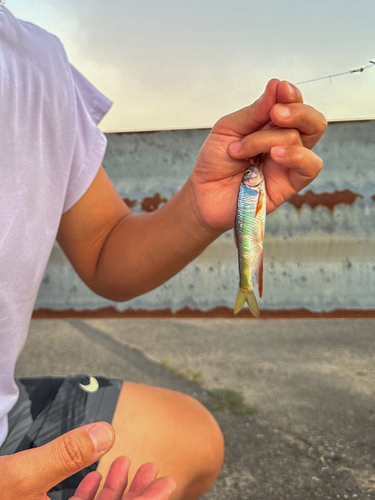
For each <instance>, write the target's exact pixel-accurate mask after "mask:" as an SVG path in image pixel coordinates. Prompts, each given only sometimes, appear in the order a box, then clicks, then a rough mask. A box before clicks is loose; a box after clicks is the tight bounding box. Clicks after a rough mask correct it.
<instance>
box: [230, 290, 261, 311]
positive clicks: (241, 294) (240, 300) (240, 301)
mask: <svg viewBox="0 0 375 500" xmlns="http://www.w3.org/2000/svg"><path fill="white" fill-rule="evenodd" d="M245 302H247V305H248V306H249V309H250V311H251V312H252V314H253V315H254V316H255V317H256V318H259V316H260V311H259V307H258V304H257V299H256V298H255V295H254V292H253V291H252V290H250V291H249V292H246V291H244V290H241V288H239V289H238V293H237V298H236V303H235V304H234V314H237V313H238V312H239V311H240V309H241V308H242V306H243V305H244V304H245Z"/></svg>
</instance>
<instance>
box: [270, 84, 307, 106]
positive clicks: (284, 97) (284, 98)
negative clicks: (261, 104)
mask: <svg viewBox="0 0 375 500" xmlns="http://www.w3.org/2000/svg"><path fill="white" fill-rule="evenodd" d="M276 102H280V103H282V104H289V103H291V102H299V103H302V102H303V98H302V94H301V92H300V90H299V89H298V88H297V87H296V86H295V85H293V84H292V83H289V82H287V81H285V80H283V81H282V82H279V84H278V86H277V88H276Z"/></svg>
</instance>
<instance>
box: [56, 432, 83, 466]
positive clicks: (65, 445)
mask: <svg viewBox="0 0 375 500" xmlns="http://www.w3.org/2000/svg"><path fill="white" fill-rule="evenodd" d="M60 459H61V460H60V462H61V465H62V467H64V469H65V470H66V471H67V472H71V471H76V470H77V469H78V470H79V469H80V468H81V467H83V466H84V465H85V448H84V444H83V443H82V442H81V441H80V440H77V439H72V437H71V436H69V435H66V436H64V439H63V441H62V445H61V452H60Z"/></svg>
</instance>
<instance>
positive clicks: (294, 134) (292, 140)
mask: <svg viewBox="0 0 375 500" xmlns="http://www.w3.org/2000/svg"><path fill="white" fill-rule="evenodd" d="M287 134H288V141H289V144H290V145H300V144H301V143H302V141H301V136H300V133H299V131H298V130H297V129H295V128H290V129H288V130H287Z"/></svg>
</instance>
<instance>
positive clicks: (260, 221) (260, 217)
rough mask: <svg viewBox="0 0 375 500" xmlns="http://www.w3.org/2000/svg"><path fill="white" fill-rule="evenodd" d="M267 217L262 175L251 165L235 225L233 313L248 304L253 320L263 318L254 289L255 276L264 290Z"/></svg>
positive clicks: (241, 191) (244, 181)
mask: <svg viewBox="0 0 375 500" xmlns="http://www.w3.org/2000/svg"><path fill="white" fill-rule="evenodd" d="M265 213H266V193H265V185H264V177H263V174H262V172H261V171H260V170H259V169H258V168H257V167H256V166H255V165H251V166H250V168H249V169H248V170H247V171H246V173H245V174H244V176H243V179H242V181H241V184H240V187H239V190H238V198H237V210H236V219H235V225H234V231H235V239H236V244H237V250H238V266H239V274H240V284H239V289H238V294H237V299H236V304H235V307H234V313H235V314H237V312H238V311H239V310H240V309H241V307H242V306H243V305H244V303H245V302H247V304H248V306H249V308H250V310H251V312H252V313H253V314H254V316H256V317H258V316H259V315H260V312H259V307H258V304H257V301H256V298H255V295H254V291H253V286H252V274H253V273H255V275H256V276H257V280H258V283H259V294H260V296H261V295H262V287H263V235H264V225H265Z"/></svg>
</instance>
